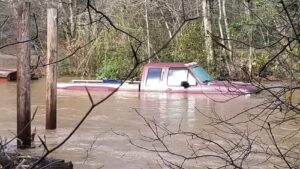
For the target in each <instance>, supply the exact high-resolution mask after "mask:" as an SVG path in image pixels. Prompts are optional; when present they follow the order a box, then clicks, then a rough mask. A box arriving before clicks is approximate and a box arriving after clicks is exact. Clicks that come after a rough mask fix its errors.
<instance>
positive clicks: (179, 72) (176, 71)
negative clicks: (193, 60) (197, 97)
mask: <svg viewBox="0 0 300 169" xmlns="http://www.w3.org/2000/svg"><path fill="white" fill-rule="evenodd" d="M183 81H186V82H188V83H189V84H190V85H191V86H195V85H196V79H195V78H194V77H193V76H192V75H191V74H190V73H189V71H188V70H187V69H186V68H170V69H169V73H168V85H169V86H180V85H181V82H183Z"/></svg>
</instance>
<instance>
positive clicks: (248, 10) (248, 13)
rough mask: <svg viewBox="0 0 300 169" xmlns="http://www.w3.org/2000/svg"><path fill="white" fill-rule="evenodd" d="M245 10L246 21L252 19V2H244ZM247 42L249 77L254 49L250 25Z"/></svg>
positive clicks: (247, 0)
mask: <svg viewBox="0 0 300 169" xmlns="http://www.w3.org/2000/svg"><path fill="white" fill-rule="evenodd" d="M245 8H246V10H245V11H246V16H247V19H248V21H250V20H251V19H252V15H251V9H252V2H251V0H245ZM248 41H249V57H248V70H249V74H250V76H251V74H252V62H253V54H254V48H253V47H252V45H253V26H252V25H250V28H249V32H248Z"/></svg>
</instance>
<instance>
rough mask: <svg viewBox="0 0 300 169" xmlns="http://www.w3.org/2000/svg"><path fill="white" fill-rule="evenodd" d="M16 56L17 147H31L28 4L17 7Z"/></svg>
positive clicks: (24, 3)
mask: <svg viewBox="0 0 300 169" xmlns="http://www.w3.org/2000/svg"><path fill="white" fill-rule="evenodd" d="M17 11H18V42H21V43H19V44H18V54H17V72H18V73H17V133H18V140H17V145H18V147H19V148H24V147H30V146H31V125H30V119H31V100H30V99H31V96H30V94H31V89H30V46H29V39H30V33H29V32H30V30H29V28H30V19H29V17H30V2H23V3H22V4H21V5H20V6H19V7H18V10H17Z"/></svg>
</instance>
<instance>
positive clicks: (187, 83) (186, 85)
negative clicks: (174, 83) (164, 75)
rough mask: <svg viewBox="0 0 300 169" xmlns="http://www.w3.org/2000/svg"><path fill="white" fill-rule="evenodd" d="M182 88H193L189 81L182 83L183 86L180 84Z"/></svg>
mask: <svg viewBox="0 0 300 169" xmlns="http://www.w3.org/2000/svg"><path fill="white" fill-rule="evenodd" d="M180 86H182V87H184V88H185V89H187V88H189V87H191V86H190V84H189V82H187V81H182V82H181V84H180Z"/></svg>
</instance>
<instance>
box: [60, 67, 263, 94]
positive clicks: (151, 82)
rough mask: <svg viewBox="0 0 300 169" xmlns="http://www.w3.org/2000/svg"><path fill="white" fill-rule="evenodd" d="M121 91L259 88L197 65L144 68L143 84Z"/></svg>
mask: <svg viewBox="0 0 300 169" xmlns="http://www.w3.org/2000/svg"><path fill="white" fill-rule="evenodd" d="M119 85H120V84H118V83H114V81H111V83H105V81H101V80H74V81H73V83H58V85H57V87H58V89H65V90H86V88H87V89H89V90H98V91H112V90H115V89H116V88H117V87H118V86H119ZM119 90H120V91H136V92H138V91H142V92H171V93H173V92H174V93H195V94H211V93H213V94H226V95H228V94H232V95H236V94H251V93H257V92H258V91H259V90H258V88H257V87H255V86H253V85H251V84H249V83H243V82H229V81H216V80H214V79H213V78H212V77H211V76H210V75H209V74H208V73H207V72H206V71H205V70H204V69H203V68H201V67H200V66H198V65H197V64H196V63H188V64H183V63H149V64H146V65H145V66H144V68H143V73H142V77H141V81H139V82H125V83H123V85H122V86H121V87H120V88H119Z"/></svg>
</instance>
